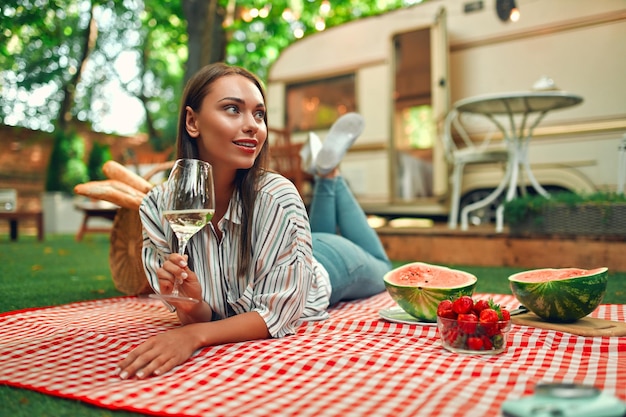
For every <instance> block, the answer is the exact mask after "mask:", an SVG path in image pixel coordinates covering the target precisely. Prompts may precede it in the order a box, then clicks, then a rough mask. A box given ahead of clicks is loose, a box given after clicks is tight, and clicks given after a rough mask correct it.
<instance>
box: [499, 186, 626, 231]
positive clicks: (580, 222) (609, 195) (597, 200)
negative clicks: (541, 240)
mask: <svg viewBox="0 0 626 417" xmlns="http://www.w3.org/2000/svg"><path fill="white" fill-rule="evenodd" d="M504 217H505V219H506V221H507V222H508V223H509V225H510V231H511V234H512V235H513V236H524V235H533V234H542V235H584V236H626V196H625V195H624V194H618V193H614V192H604V191H601V192H595V193H592V194H576V193H571V192H560V193H554V194H552V195H551V196H550V198H545V197H543V196H540V195H526V196H522V197H518V198H514V199H513V200H511V201H509V202H506V203H505V206H504Z"/></svg>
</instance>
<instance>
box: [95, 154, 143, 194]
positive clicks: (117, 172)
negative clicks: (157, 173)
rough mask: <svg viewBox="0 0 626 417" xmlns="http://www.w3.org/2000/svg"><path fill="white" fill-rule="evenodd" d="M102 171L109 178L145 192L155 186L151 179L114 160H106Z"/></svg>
mask: <svg viewBox="0 0 626 417" xmlns="http://www.w3.org/2000/svg"><path fill="white" fill-rule="evenodd" d="M102 172H104V175H106V176H107V178H109V179H112V180H118V181H121V182H123V183H125V184H127V185H130V186H131V187H133V188H134V189H136V190H139V191H141V192H142V193H144V194H146V193H147V192H148V191H150V190H151V189H152V187H153V184H152V183H151V182H150V181H148V180H146V179H145V178H143V177H141V176H139V175H137V174H135V173H134V172H132V171H131V170H129V169H128V168H126V167H125V166H124V165H122V164H120V163H119V162H115V161H113V160H110V161H106V162H105V163H104V164H103V165H102Z"/></svg>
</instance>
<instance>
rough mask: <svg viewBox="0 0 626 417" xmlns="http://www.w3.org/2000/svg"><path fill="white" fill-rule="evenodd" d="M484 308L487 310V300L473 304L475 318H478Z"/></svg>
mask: <svg viewBox="0 0 626 417" xmlns="http://www.w3.org/2000/svg"><path fill="white" fill-rule="evenodd" d="M486 308H489V302H488V301H487V300H478V301H476V302H475V303H474V313H476V315H477V316H480V312H481V311H483V310H484V309H486Z"/></svg>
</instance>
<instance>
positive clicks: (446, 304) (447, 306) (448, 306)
mask: <svg viewBox="0 0 626 417" xmlns="http://www.w3.org/2000/svg"><path fill="white" fill-rule="evenodd" d="M446 310H452V301H451V300H443V301H442V302H440V303H439V305H438V306H437V315H438V316H441V312H442V311H446Z"/></svg>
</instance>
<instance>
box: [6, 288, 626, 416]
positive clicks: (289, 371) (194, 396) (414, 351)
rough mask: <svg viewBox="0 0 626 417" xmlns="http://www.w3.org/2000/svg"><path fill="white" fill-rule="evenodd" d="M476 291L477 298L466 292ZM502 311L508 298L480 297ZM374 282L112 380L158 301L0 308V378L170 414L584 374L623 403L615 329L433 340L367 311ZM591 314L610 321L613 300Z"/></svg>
mask: <svg viewBox="0 0 626 417" xmlns="http://www.w3.org/2000/svg"><path fill="white" fill-rule="evenodd" d="M480 296H481V297H486V296H485V295H480ZM492 297H493V298H494V300H495V301H496V302H498V303H501V304H503V305H506V306H508V307H510V308H513V307H517V305H518V303H517V302H516V300H515V299H514V298H513V297H512V296H508V295H492ZM393 305H394V303H393V301H392V300H391V298H390V297H389V296H388V294H387V293H382V294H380V295H377V296H375V297H372V298H370V299H367V300H362V301H356V302H350V303H343V304H341V305H340V306H338V307H337V308H335V309H332V310H331V318H330V319H329V320H326V321H322V322H312V323H306V324H304V325H303V326H302V327H300V329H299V331H298V334H296V335H294V336H289V337H285V338H282V339H275V340H264V341H255V342H248V343H238V344H230V345H224V346H217V347H208V348H205V349H202V350H201V351H199V352H198V353H197V354H196V355H195V356H194V357H193V358H191V359H190V360H189V361H187V362H186V363H185V364H183V365H181V366H180V367H178V368H176V369H175V370H174V371H171V372H169V373H167V374H165V375H163V376H160V377H152V378H148V379H146V380H135V379H131V380H126V381H123V380H121V379H119V377H116V376H114V375H113V370H114V368H115V364H116V363H117V362H118V361H120V360H121V359H122V358H123V357H124V356H125V355H126V354H127V353H128V352H129V351H130V350H131V349H132V347H134V346H136V345H137V344H138V343H140V342H141V341H143V340H145V339H146V338H147V337H148V336H150V335H153V334H156V333H158V332H161V331H163V330H166V329H168V328H171V327H174V326H177V321H176V317H175V316H174V315H173V314H171V313H169V312H168V311H167V310H166V309H165V308H164V307H163V306H162V305H161V304H160V303H159V302H158V301H155V300H151V299H147V298H136V297H122V298H114V299H107V300H99V301H89V302H81V303H75V304H70V305H64V306H59V307H51V308H43V309H31V310H24V311H18V312H10V313H5V314H3V315H2V316H0V329H2V331H1V332H0V333H1V334H0V383H3V384H8V385H12V386H16V387H22V388H27V389H32V390H36V391H40V392H43V393H47V394H50V395H55V396H61V397H66V398H73V399H78V400H82V401H85V402H88V403H91V404H94V405H97V406H100V407H105V408H110V409H124V410H129V411H136V412H143V413H148V414H160V415H180V416H222V415H223V416H243V415H245V416H270V415H280V416H289V415H297V416H342V417H344V416H372V415H373V416H386V415H388V416H446V417H448V416H497V415H499V413H500V411H499V410H500V406H501V404H502V402H503V401H504V400H506V399H508V398H519V397H521V396H523V395H528V394H530V393H532V390H533V387H534V385H535V384H536V383H537V382H539V381H566V382H579V383H585V384H591V385H595V386H597V387H599V388H602V389H604V390H606V391H607V392H610V393H612V394H614V395H616V396H618V397H619V398H621V399H622V400H626V338H624V337H622V338H618V337H611V338H609V337H586V338H585V337H580V336H574V335H570V334H567V333H560V332H555V331H550V330H542V329H536V328H530V327H523V326H518V325H513V328H512V330H511V334H510V337H509V346H508V349H507V351H506V352H505V353H503V354H501V355H496V356H480V355H457V354H453V353H450V352H448V351H446V350H444V349H443V348H442V347H441V345H440V342H439V339H438V334H437V330H436V328H435V327H422V326H418V325H405V324H395V323H388V322H386V321H383V320H381V319H380V318H379V316H378V311H379V310H380V309H382V308H388V307H391V306H393ZM593 316H595V317H602V318H608V319H612V320H619V321H624V320H625V316H626V305H603V306H600V307H599V308H598V309H597V310H596V311H595V312H594V313H593Z"/></svg>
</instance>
